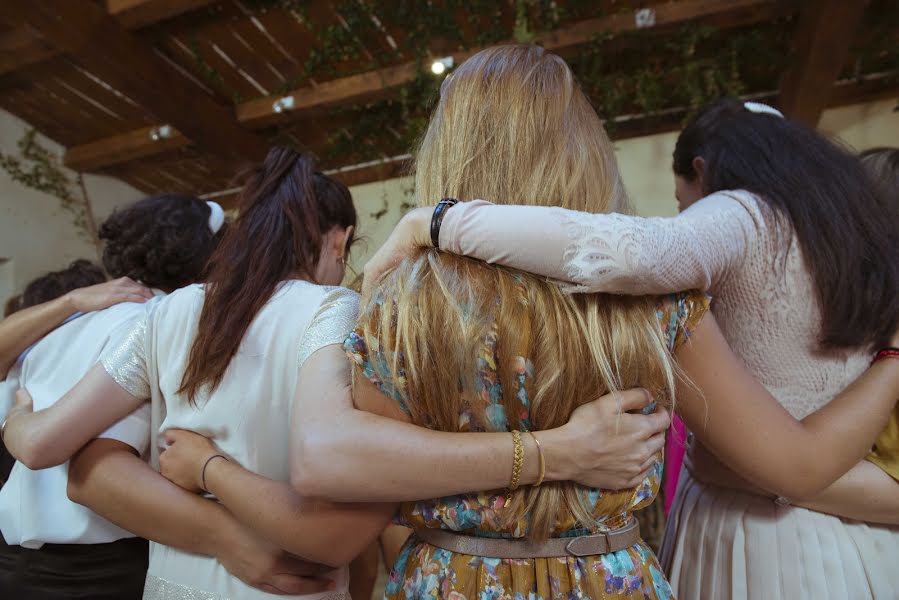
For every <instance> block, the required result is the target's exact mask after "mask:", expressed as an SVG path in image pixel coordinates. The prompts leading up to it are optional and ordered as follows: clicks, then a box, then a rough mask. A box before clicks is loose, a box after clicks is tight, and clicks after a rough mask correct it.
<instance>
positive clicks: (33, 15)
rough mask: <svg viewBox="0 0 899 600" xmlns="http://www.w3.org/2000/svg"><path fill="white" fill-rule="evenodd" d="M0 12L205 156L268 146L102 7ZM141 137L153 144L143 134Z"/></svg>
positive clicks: (61, 1)
mask: <svg viewBox="0 0 899 600" xmlns="http://www.w3.org/2000/svg"><path fill="white" fill-rule="evenodd" d="M0 14H2V16H3V18H4V19H6V20H9V21H11V22H19V23H20V24H23V25H27V26H30V27H32V28H34V29H35V30H37V31H39V32H40V33H41V34H42V35H43V36H44V38H45V39H47V40H51V41H52V42H53V43H54V44H55V45H56V46H57V47H58V48H59V49H61V50H63V51H65V52H67V53H69V54H71V55H72V58H73V60H75V61H76V62H77V63H79V64H80V65H81V66H82V67H83V68H85V69H87V70H89V71H91V72H92V73H94V74H95V75H96V76H98V77H100V78H102V79H103V80H104V81H106V82H107V83H108V84H109V85H111V86H112V87H114V88H115V89H117V90H119V91H120V92H122V93H123V94H126V95H127V96H128V97H129V98H132V99H133V100H135V101H136V102H138V103H139V104H141V106H143V107H144V108H145V109H146V110H147V111H149V112H150V113H152V114H153V115H154V117H155V118H157V119H159V120H160V121H162V122H163V123H170V124H171V125H172V126H173V127H175V128H177V129H178V130H179V131H180V132H183V134H184V135H185V136H188V137H189V138H190V140H191V141H192V142H194V143H196V144H197V146H199V147H201V148H203V149H204V150H206V151H208V152H210V153H211V154H214V155H216V156H219V157H221V158H224V159H226V160H230V161H235V162H240V161H245V160H258V159H260V158H261V157H263V156H265V152H266V151H267V148H268V144H267V143H266V141H265V140H264V139H263V138H262V137H259V136H258V135H256V134H255V133H252V132H250V131H248V130H246V129H244V128H243V127H241V126H240V125H239V124H238V123H237V121H236V120H235V118H234V114H233V112H232V111H231V110H230V109H229V108H226V107H224V106H221V105H219V104H217V103H216V102H215V101H214V100H212V98H210V97H209V96H208V95H206V93H205V92H204V91H203V90H202V88H200V87H199V86H198V85H196V84H195V83H194V82H192V81H190V80H188V79H187V78H185V77H183V76H181V75H180V74H179V73H178V72H177V71H175V70H174V69H173V68H172V67H171V66H170V65H168V64H167V63H166V62H165V61H163V60H162V59H161V58H160V57H159V56H157V55H156V54H155V53H154V52H153V50H152V49H151V48H150V47H149V46H147V45H145V44H144V43H143V42H142V41H141V40H139V39H137V38H136V37H135V36H134V34H132V33H130V32H128V31H126V30H125V29H124V28H123V27H122V26H121V25H120V24H119V23H118V21H116V19H115V18H114V17H112V16H110V15H109V14H108V13H107V12H106V11H105V10H104V9H103V7H101V6H99V5H97V4H95V3H93V2H78V3H74V2H70V1H69V0H30V2H28V3H26V2H16V3H12V2H10V3H3V4H2V5H0ZM97 40H102V43H98V42H97ZM185 139H186V138H185ZM145 140H146V141H147V142H149V143H150V144H151V145H152V144H157V143H158V142H154V141H153V140H152V139H151V136H150V135H149V132H148V133H147V135H146V137H145ZM163 141H168V140H163ZM159 146H160V147H163V148H168V147H170V145H167V144H166V143H161V144H159Z"/></svg>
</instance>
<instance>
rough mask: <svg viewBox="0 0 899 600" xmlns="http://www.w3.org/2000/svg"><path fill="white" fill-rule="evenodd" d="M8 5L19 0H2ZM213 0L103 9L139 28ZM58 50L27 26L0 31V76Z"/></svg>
mask: <svg viewBox="0 0 899 600" xmlns="http://www.w3.org/2000/svg"><path fill="white" fill-rule="evenodd" d="M5 1H6V2H8V3H9V4H12V3H13V2H18V1H21V0H5ZM215 1H217V0H106V8H107V12H108V13H109V14H110V15H112V16H114V17H116V18H117V19H118V21H119V23H121V24H122V25H123V26H124V27H125V28H127V29H139V28H141V27H146V26H148V25H153V24H155V23H159V22H161V21H165V20H166V19H171V18H172V17H177V16H178V15H181V14H184V13H186V12H189V11H192V10H196V9H198V8H202V7H204V6H208V5H209V4H212V3H213V2H215ZM59 54H60V51H59V50H58V49H57V48H56V47H54V46H53V45H52V44H51V43H50V42H48V41H47V40H45V39H44V38H43V37H42V36H41V35H40V34H39V33H37V32H36V31H34V30H33V29H31V28H30V27H27V26H24V27H18V28H16V29H13V30H12V31H9V32H6V33H2V34H0V75H2V74H4V73H9V72H10V71H15V70H16V69H22V68H25V67H27V66H29V65H33V64H36V63H39V62H42V61H45V60H47V59H49V58H53V57H54V56H58V55H59Z"/></svg>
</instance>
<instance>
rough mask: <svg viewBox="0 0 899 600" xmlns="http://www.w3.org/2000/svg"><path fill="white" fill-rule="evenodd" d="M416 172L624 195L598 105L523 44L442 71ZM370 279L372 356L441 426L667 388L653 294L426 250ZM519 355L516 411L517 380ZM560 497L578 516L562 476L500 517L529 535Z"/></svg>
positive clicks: (482, 191) (489, 191) (451, 191)
mask: <svg viewBox="0 0 899 600" xmlns="http://www.w3.org/2000/svg"><path fill="white" fill-rule="evenodd" d="M415 178H416V186H417V189H416V194H417V196H418V198H419V203H421V204H429V203H433V202H435V201H436V200H439V199H440V198H441V197H445V196H452V197H457V198H459V199H461V200H469V199H472V198H485V199H487V200H491V201H495V202H500V203H507V204H522V203H528V202H531V203H540V204H545V205H552V206H563V207H566V208H572V209H579V210H586V211H591V212H600V211H607V210H612V209H615V210H621V209H622V208H623V207H624V206H625V197H624V191H623V186H622V184H621V180H620V177H619V174H618V169H617V166H616V164H615V159H614V155H613V153H612V148H611V144H610V142H609V140H608V137H607V136H606V134H605V131H604V130H603V128H602V124H601V122H600V120H599V118H598V116H597V115H596V113H595V111H594V110H593V109H592V108H591V106H590V104H589V102H588V101H587V98H586V97H585V96H584V94H583V93H582V92H581V90H580V89H579V87H578V85H577V83H576V82H575V80H574V78H573V76H572V74H571V71H570V70H569V68H568V66H567V65H566V64H565V63H564V61H562V60H561V59H560V58H559V57H557V56H554V55H552V54H549V53H548V52H546V51H545V50H543V49H542V48H538V47H535V46H501V47H497V48H491V49H488V50H485V51H482V52H480V53H478V54H476V55H475V56H474V57H472V58H470V59H469V60H468V61H466V62H465V63H464V64H462V65H461V66H460V67H459V69H458V70H456V71H455V72H454V73H453V74H452V75H451V77H450V79H449V80H448V81H447V82H446V84H445V85H444V86H443V89H442V91H441V99H440V103H439V104H438V106H437V108H436V110H435V112H434V114H433V115H432V118H431V122H430V125H429V127H428V130H427V133H426V134H425V137H424V139H423V141H422V143H421V148H420V151H419V153H418V156H417V158H416V174H415ZM535 243H537V240H535ZM378 293H379V294H380V295H381V296H382V297H383V302H381V301H380V300H379V299H378V298H376V299H375V300H374V301H373V302H372V303H370V305H369V306H368V307H367V308H366V309H365V312H364V313H363V314H362V316H361V317H360V324H361V327H362V330H363V334H364V336H365V337H366V339H367V342H368V346H369V348H380V349H381V350H382V351H384V353H385V355H386V356H387V357H388V360H387V363H386V364H382V363H379V361H373V362H375V363H378V364H375V368H376V369H382V370H384V371H385V373H384V376H385V379H386V378H389V379H390V380H392V381H394V382H395V383H397V384H398V385H397V388H398V390H397V391H398V393H399V394H400V395H401V396H403V400H404V401H405V404H406V406H408V407H409V408H410V411H411V414H412V418H413V420H414V421H415V422H416V423H418V424H422V425H426V426H430V427H434V428H436V429H441V430H446V431H456V430H459V429H460V428H461V427H462V425H461V422H460V416H461V415H462V414H468V413H471V419H470V422H469V424H468V426H469V427H471V428H472V429H475V430H477V429H487V430H489V429H492V428H503V427H505V425H507V426H508V427H507V428H508V429H509V430H511V429H520V430H527V429H534V430H539V429H546V428H551V427H555V426H558V425H561V424H564V423H565V422H566V421H567V419H568V417H569V416H570V414H571V412H572V411H573V410H574V409H575V408H576V407H577V406H579V405H581V404H583V403H585V402H589V401H590V400H592V399H594V398H595V397H596V395H597V394H598V393H602V392H603V391H605V390H617V389H623V388H626V387H632V386H635V385H643V386H646V387H649V388H654V389H658V390H659V391H661V392H662V393H663V394H664V393H665V392H666V391H667V392H671V391H672V390H673V365H672V362H671V360H670V356H669V355H668V352H667V350H666V347H665V345H664V344H663V342H662V339H661V332H660V327H659V324H658V321H657V319H656V317H655V310H654V309H655V299H647V298H618V297H612V296H600V295H589V294H579V295H575V296H573V295H568V294H563V293H562V292H561V291H560V290H559V288H558V286H556V285H553V284H551V283H548V282H546V281H545V280H544V279H541V278H539V277H535V276H532V275H529V274H526V273H518V272H514V271H512V270H510V269H505V268H502V267H498V266H496V265H488V264H485V263H481V262H479V261H475V260H472V259H468V258H465V257H459V256H452V255H447V254H442V253H439V252H437V251H434V250H428V251H424V252H422V253H421V254H419V255H418V256H415V257H413V258H410V259H407V260H406V261H404V262H403V263H401V264H400V265H399V266H398V267H397V268H396V269H395V270H394V271H393V272H392V273H391V274H390V275H389V276H388V277H387V278H386V279H385V280H384V281H383V282H382V284H381V285H380V286H379V290H378ZM485 353H486V357H485ZM400 357H402V358H400ZM400 360H402V364H400V362H399V361H400ZM494 363H495V365H496V377H497V379H498V382H499V383H500V384H501V388H502V392H503V393H502V399H501V404H502V407H503V409H504V419H501V421H504V424H502V425H498V424H497V421H496V415H493V419H488V417H487V415H485V414H484V413H485V409H486V406H485V404H484V402H483V396H482V395H481V394H482V392H479V390H482V389H483V381H482V380H480V379H479V375H478V365H479V364H482V365H483V364H494ZM527 365H532V367H533V373H532V374H528V375H526V376H525V384H524V385H525V389H526V391H527V393H528V406H527V407H526V408H527V410H526V411H525V412H526V413H527V416H523V415H522V409H523V407H522V405H521V404H520V398H518V397H517V394H516V388H517V386H518V382H519V381H520V377H521V376H522V375H523V374H524V373H528V372H529V367H528V366H527ZM669 397H671V396H669ZM565 507H568V508H569V509H570V510H572V511H573V512H574V513H575V516H576V517H577V518H578V519H580V521H581V522H582V523H584V525H585V526H592V519H591V516H590V507H589V506H588V504H587V502H586V499H585V496H584V495H583V494H582V493H581V491H579V490H577V489H576V488H575V486H573V485H572V484H556V483H553V484H544V485H542V486H540V487H539V488H533V489H530V490H528V492H527V493H526V494H518V495H516V500H515V503H514V504H513V505H512V508H511V509H510V511H509V515H508V516H509V518H510V519H511V520H515V519H517V518H519V517H521V516H522V515H524V514H525V513H527V514H528V515H529V522H530V526H531V528H530V530H529V532H528V535H529V536H530V537H534V538H543V537H546V536H547V535H548V534H549V533H550V531H551V529H552V526H553V524H554V522H555V519H556V518H557V516H558V514H559V511H560V510H563V508H565Z"/></svg>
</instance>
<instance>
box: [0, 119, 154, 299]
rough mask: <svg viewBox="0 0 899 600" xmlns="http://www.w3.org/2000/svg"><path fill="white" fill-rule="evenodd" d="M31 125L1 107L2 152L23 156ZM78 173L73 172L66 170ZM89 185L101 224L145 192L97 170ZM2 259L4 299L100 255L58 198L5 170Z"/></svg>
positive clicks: (0, 193) (54, 147) (0, 209)
mask: <svg viewBox="0 0 899 600" xmlns="http://www.w3.org/2000/svg"><path fill="white" fill-rule="evenodd" d="M27 128H28V125H27V124H26V123H25V122H24V121H22V120H21V119H19V118H17V117H15V116H13V115H11V114H10V113H8V112H6V111H3V110H0V152H3V153H4V154H13V155H15V156H18V155H19V151H18V148H17V145H16V144H17V143H18V141H19V139H20V138H21V137H22V135H23V134H24V133H25V131H26V130H27ZM38 137H39V141H40V143H41V145H42V146H44V147H45V148H47V149H48V150H51V151H52V152H54V153H56V154H58V155H59V156H60V157H61V156H62V153H63V148H62V147H61V146H59V145H58V144H56V143H55V142H53V141H51V140H48V139H47V138H44V137H41V136H38ZM66 173H67V174H69V175H71V176H72V177H74V173H73V172H71V171H68V170H66ZM85 186H86V187H87V190H88V194H89V196H90V198H91V202H92V203H93V205H94V213H95V218H96V220H97V223H100V222H102V220H103V218H105V217H106V216H107V215H109V213H111V212H112V210H113V208H115V207H116V206H121V205H124V204H128V203H130V202H133V201H134V200H136V199H138V198H140V196H141V193H140V192H139V191H138V190H136V189H134V188H133V187H131V186H129V185H127V184H125V183H124V182H122V181H119V180H117V179H113V178H110V177H102V176H96V175H87V176H85ZM0 258H7V259H9V262H8V263H7V264H6V266H5V268H4V271H6V272H7V276H6V277H4V278H2V280H0V302H5V301H6V298H7V297H8V296H10V295H11V294H12V293H15V292H16V291H21V290H22V288H23V287H24V286H25V285H26V284H27V283H28V282H29V281H31V280H32V279H33V278H35V277H38V276H40V275H42V274H44V273H46V272H47V271H51V270H55V269H60V268H62V267H64V266H65V265H66V264H68V263H69V262H71V261H72V260H74V259H76V258H88V259H91V260H97V259H98V257H97V253H96V250H95V248H94V246H93V245H92V244H91V243H90V242H89V241H88V239H87V238H85V237H81V236H79V234H78V232H77V230H76V229H75V227H74V225H73V215H72V214H71V213H70V212H68V211H66V210H64V209H63V208H62V207H61V206H60V202H59V200H58V199H57V198H55V197H53V196H50V195H49V194H45V193H43V192H39V191H36V190H33V189H30V188H28V187H25V186H23V185H22V184H20V183H17V182H15V181H13V180H12V178H11V177H10V176H9V175H8V174H7V173H6V171H3V170H0Z"/></svg>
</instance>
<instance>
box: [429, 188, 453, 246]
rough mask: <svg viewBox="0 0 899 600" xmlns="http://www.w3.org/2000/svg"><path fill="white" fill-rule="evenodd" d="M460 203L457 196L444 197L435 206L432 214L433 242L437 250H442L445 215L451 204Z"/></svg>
mask: <svg viewBox="0 0 899 600" xmlns="http://www.w3.org/2000/svg"><path fill="white" fill-rule="evenodd" d="M458 203H459V201H458V200H456V199H455V198H444V199H443V200H441V201H440V202H438V203H437V206H435V207H434V214H433V215H431V244H432V245H433V246H434V248H436V249H437V250H440V226H441V225H443V217H444V215H446V211H447V210H449V208H450V207H451V206H455V205H456V204H458Z"/></svg>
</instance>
